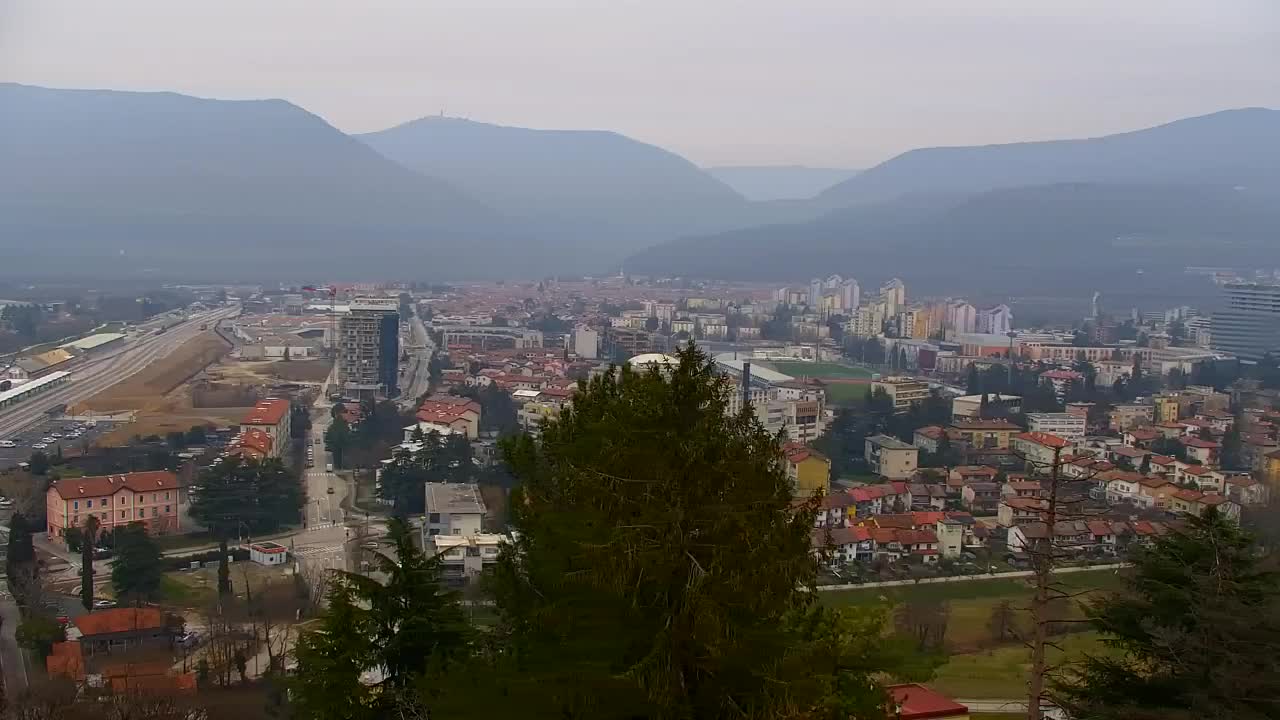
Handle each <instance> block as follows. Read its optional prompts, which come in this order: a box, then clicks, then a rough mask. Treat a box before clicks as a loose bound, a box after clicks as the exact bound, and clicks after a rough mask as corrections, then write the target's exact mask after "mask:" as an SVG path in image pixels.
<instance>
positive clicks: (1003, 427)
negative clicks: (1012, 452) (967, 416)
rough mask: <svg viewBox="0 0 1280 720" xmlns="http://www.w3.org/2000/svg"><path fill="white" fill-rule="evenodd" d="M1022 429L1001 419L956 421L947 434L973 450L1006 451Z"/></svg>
mask: <svg viewBox="0 0 1280 720" xmlns="http://www.w3.org/2000/svg"><path fill="white" fill-rule="evenodd" d="M1020 432H1022V428H1020V427H1018V426H1017V425H1014V424H1013V423H1011V422H1009V421H1008V420H1005V419H1003V418H998V419H993V420H981V419H972V420H958V421H956V422H954V423H952V424H951V427H950V432H949V433H948V434H949V435H951V436H952V437H953V438H955V439H956V440H957V441H958V442H960V443H963V444H964V445H965V446H967V447H968V448H971V449H974V450H1007V449H1008V448H1009V445H1010V443H1011V442H1012V440H1013V436H1014V435H1017V434H1018V433H1020Z"/></svg>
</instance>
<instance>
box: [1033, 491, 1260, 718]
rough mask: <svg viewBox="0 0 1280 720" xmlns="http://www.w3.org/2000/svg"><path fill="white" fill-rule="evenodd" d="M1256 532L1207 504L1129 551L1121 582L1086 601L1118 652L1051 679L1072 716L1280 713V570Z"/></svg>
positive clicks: (1093, 658) (1253, 715) (1249, 715)
mask: <svg viewBox="0 0 1280 720" xmlns="http://www.w3.org/2000/svg"><path fill="white" fill-rule="evenodd" d="M1263 562H1264V559H1263V558H1261V557H1260V556H1259V555H1258V553H1257V547H1256V545H1255V544H1254V542H1253V538H1252V537H1251V536H1250V535H1249V534H1248V533H1246V532H1244V531H1242V530H1241V529H1240V528H1239V527H1237V526H1236V525H1235V523H1233V522H1231V521H1230V520H1227V519H1226V518H1224V517H1222V516H1220V515H1219V514H1218V513H1217V512H1216V511H1213V510H1210V511H1207V512H1206V513H1205V515H1204V517H1202V518H1195V517H1192V518H1189V519H1188V524H1187V527H1186V528H1185V529H1184V530H1182V531H1178V532H1174V533H1172V534H1170V535H1168V536H1166V537H1163V538H1161V539H1159V540H1157V541H1156V542H1155V544H1154V545H1153V546H1152V547H1151V548H1149V549H1147V550H1145V551H1143V552H1141V553H1140V554H1139V555H1138V556H1137V557H1136V559H1135V561H1134V570H1133V575H1132V576H1131V577H1130V578H1129V579H1128V581H1127V587H1126V589H1125V591H1123V592H1121V593H1119V594H1116V595H1114V596H1110V597H1108V598H1105V599H1103V600H1101V601H1099V602H1097V603H1095V604H1094V605H1093V606H1092V607H1091V608H1089V617H1090V620H1091V622H1092V624H1093V626H1094V628H1096V629H1097V630H1098V632H1100V633H1101V634H1102V636H1103V641H1104V642H1105V643H1106V644H1107V645H1108V646H1110V647H1111V648H1112V650H1113V651H1114V652H1112V653H1109V654H1099V655H1097V656H1091V657H1089V658H1088V659H1087V660H1086V661H1085V662H1084V663H1083V664H1082V666H1081V667H1080V668H1079V669H1078V670H1077V671H1076V673H1075V674H1074V676H1072V677H1069V678H1067V679H1065V680H1064V681H1062V682H1060V683H1058V684H1057V686H1056V693H1055V695H1056V698H1055V699H1056V700H1057V701H1058V704H1060V705H1062V706H1063V707H1065V708H1066V709H1067V710H1068V712H1069V713H1070V714H1071V717H1073V718H1077V719H1078V720H1156V719H1157V718H1158V719H1159V720H1193V719H1195V720H1201V719H1207V720H1214V719H1222V720H1225V719H1226V718H1231V719H1232V720H1254V719H1258V720H1261V719H1262V718H1275V717H1278V716H1280V705H1278V704H1277V699H1280V665H1278V664H1277V661H1276V652H1275V651H1276V648H1277V647H1280V575H1278V574H1277V573H1276V572H1274V571H1272V570H1269V569H1266V568H1264V567H1263Z"/></svg>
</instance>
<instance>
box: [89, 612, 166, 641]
mask: <svg viewBox="0 0 1280 720" xmlns="http://www.w3.org/2000/svg"><path fill="white" fill-rule="evenodd" d="M71 622H72V624H74V625H75V626H76V627H77V628H79V629H80V633H81V634H82V635H84V636H86V637H89V636H93V635H106V634H109V633H122V632H131V631H134V630H158V629H160V628H161V627H164V615H163V614H162V613H161V612H160V610H159V608H115V609H112V610H99V611H98V612H91V613H89V614H88V615H81V616H80V617H78V618H76V619H75V620H72V621H71Z"/></svg>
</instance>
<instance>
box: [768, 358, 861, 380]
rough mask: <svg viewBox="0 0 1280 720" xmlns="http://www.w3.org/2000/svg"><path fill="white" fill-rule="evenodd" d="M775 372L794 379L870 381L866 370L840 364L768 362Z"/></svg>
mask: <svg viewBox="0 0 1280 720" xmlns="http://www.w3.org/2000/svg"><path fill="white" fill-rule="evenodd" d="M769 365H771V366H772V367H773V368H774V369H775V370H777V371H778V372H780V373H786V374H787V375H791V376H794V377H800V376H804V377H811V378H824V377H827V378H855V379H867V380H870V379H871V375H872V372H871V371H870V370H867V369H866V368H860V367H856V366H854V365H844V364H842V363H830V362H798V361H795V362H786V361H783V362H778V361H774V360H771V361H769Z"/></svg>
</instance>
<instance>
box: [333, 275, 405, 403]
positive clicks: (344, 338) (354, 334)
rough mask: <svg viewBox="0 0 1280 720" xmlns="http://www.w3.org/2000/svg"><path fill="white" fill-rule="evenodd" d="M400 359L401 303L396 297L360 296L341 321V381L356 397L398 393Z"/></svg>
mask: <svg viewBox="0 0 1280 720" xmlns="http://www.w3.org/2000/svg"><path fill="white" fill-rule="evenodd" d="M399 360H400V304H399V301H398V300H397V299H396V298H357V299H355V300H353V301H352V302H351V305H350V307H349V309H348V311H347V314H346V315H343V316H342V318H341V320H339V322H338V382H339V384H340V385H341V386H342V390H343V392H345V393H347V394H349V395H352V396H355V397H371V396H374V395H384V396H387V397H391V396H393V395H395V394H396V390H397V388H396V378H397V377H398V364H399Z"/></svg>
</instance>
